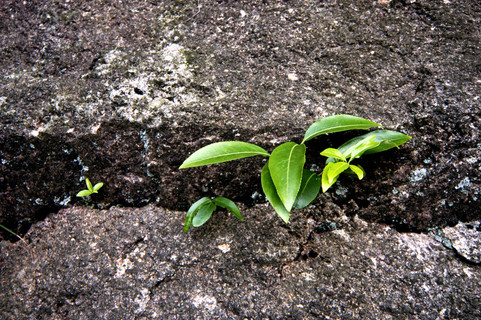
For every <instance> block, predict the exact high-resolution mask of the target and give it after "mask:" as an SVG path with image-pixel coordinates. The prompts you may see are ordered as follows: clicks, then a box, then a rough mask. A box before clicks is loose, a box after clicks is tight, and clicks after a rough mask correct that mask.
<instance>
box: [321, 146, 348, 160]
mask: <svg viewBox="0 0 481 320" xmlns="http://www.w3.org/2000/svg"><path fill="white" fill-rule="evenodd" d="M321 156H324V157H328V158H329V157H330V158H335V159H338V160H342V161H347V160H346V158H345V157H344V156H343V155H342V152H341V151H339V150H337V149H334V148H327V149H325V150H324V151H322V152H321Z"/></svg>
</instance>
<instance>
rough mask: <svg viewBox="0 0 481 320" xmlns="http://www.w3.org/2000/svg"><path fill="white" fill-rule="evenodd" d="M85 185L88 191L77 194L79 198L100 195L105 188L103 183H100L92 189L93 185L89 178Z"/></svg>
mask: <svg viewBox="0 0 481 320" xmlns="http://www.w3.org/2000/svg"><path fill="white" fill-rule="evenodd" d="M85 184H86V185H87V189H86V190H82V191H80V192H79V193H77V197H86V196H89V195H91V194H92V193H99V192H98V191H99V189H100V188H102V187H103V185H104V184H103V183H102V182H99V183H97V184H96V185H95V186H93V187H92V183H91V182H90V180H89V179H88V178H86V179H85Z"/></svg>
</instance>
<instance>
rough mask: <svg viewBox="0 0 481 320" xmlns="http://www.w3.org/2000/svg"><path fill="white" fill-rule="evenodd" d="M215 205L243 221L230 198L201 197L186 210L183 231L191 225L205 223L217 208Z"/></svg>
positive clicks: (195, 225) (187, 229)
mask: <svg viewBox="0 0 481 320" xmlns="http://www.w3.org/2000/svg"><path fill="white" fill-rule="evenodd" d="M217 206H219V207H222V208H224V209H227V210H229V211H230V212H232V213H233V214H234V216H236V217H237V218H238V219H239V220H241V221H244V218H242V215H241V213H240V210H239V208H238V207H237V206H236V204H235V203H234V202H233V201H232V200H230V199H227V198H224V197H217V198H214V199H209V198H207V197H203V198H202V199H200V200H198V201H196V202H195V203H194V204H193V205H192V206H191V207H190V209H189V211H188V212H187V216H186V217H185V222H184V232H185V233H187V231H189V229H190V227H191V226H194V227H200V226H201V225H203V224H204V223H206V222H207V220H209V219H210V217H211V216H212V213H213V212H214V211H215V210H216V209H217Z"/></svg>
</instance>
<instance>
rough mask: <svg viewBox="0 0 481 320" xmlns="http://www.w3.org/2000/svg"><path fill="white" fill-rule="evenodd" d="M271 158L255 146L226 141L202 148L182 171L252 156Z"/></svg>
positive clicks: (191, 157)
mask: <svg viewBox="0 0 481 320" xmlns="http://www.w3.org/2000/svg"><path fill="white" fill-rule="evenodd" d="M258 155H261V156H266V157H268V156H269V153H268V152H267V151H266V150H264V149H262V148H261V147H258V146H256V145H255V144H252V143H248V142H242V141H224V142H216V143H212V144H209V145H207V146H205V147H203V148H200V149H199V150H197V151H196V152H194V153H193V154H192V155H191V156H190V157H188V158H187V159H186V160H185V161H184V163H182V165H181V166H180V169H184V168H192V167H199V166H205V165H209V164H214V163H221V162H227V161H231V160H236V159H242V158H247V157H252V156H258Z"/></svg>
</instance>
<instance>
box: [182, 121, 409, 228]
mask: <svg viewBox="0 0 481 320" xmlns="http://www.w3.org/2000/svg"><path fill="white" fill-rule="evenodd" d="M380 126H381V125H379V124H377V123H375V122H372V121H370V120H367V119H364V118H361V117H355V116H351V115H345V114H341V115H334V116H330V117H326V118H323V119H321V120H318V121H316V122H314V123H313V124H312V125H311V126H310V127H309V128H308V129H307V131H306V133H305V135H304V138H303V140H302V142H301V143H300V144H297V143H295V142H286V143H283V144H281V145H280V146H278V147H276V148H275V149H274V150H273V151H272V153H271V154H269V152H267V151H266V150H264V149H263V148H261V147H259V146H256V145H254V144H251V143H247V142H241V141H225V142H216V143H212V144H209V145H207V146H205V147H203V148H201V149H199V150H197V151H196V152H194V153H193V154H192V155H191V156H190V157H188V158H187V159H186V160H185V161H184V162H183V163H182V165H181V166H180V169H184V168H191V167H199V166H204V165H210V164H215V163H221V162H226V161H231V160H237V159H242V158H247V157H252V156H258V155H260V156H264V157H268V158H269V161H268V162H267V163H266V164H265V165H264V167H263V168H262V173H261V184H262V189H263V191H264V194H265V196H266V198H267V200H268V201H269V203H270V204H271V205H272V207H273V208H274V210H275V211H276V212H277V214H278V215H279V216H280V217H281V218H282V220H283V221H284V222H286V223H288V222H289V217H290V213H291V210H292V209H302V208H304V207H306V206H307V205H309V204H310V203H311V202H312V201H313V200H314V199H315V198H316V197H317V195H318V194H319V191H320V189H321V186H322V191H323V192H326V191H327V190H328V189H329V188H330V187H331V186H332V185H333V184H334V183H335V182H336V181H337V179H338V177H339V175H340V174H341V173H343V172H346V173H353V174H355V175H356V176H357V177H358V178H359V179H362V178H364V176H365V172H364V169H362V168H361V167H360V166H359V165H354V164H351V161H353V160H355V159H358V158H359V157H361V156H362V155H364V154H369V153H376V152H381V151H385V150H389V149H391V148H398V147H399V146H400V145H402V144H403V143H405V142H407V141H408V140H409V139H411V137H410V136H408V135H405V134H403V133H400V132H397V131H392V130H376V131H372V132H369V133H367V134H365V135H362V136H358V137H355V138H353V139H351V140H349V141H347V142H346V143H344V144H343V145H341V146H340V147H339V148H337V149H335V148H327V149H325V150H324V151H322V152H321V155H323V156H326V157H328V159H327V161H326V166H325V167H324V170H323V172H322V175H321V176H319V175H318V174H317V173H316V172H313V171H310V170H306V169H304V164H305V162H306V145H305V143H306V142H307V141H309V140H311V139H313V138H316V137H318V136H320V135H323V134H327V133H335V132H342V131H348V130H369V129H371V128H374V127H380ZM216 199H218V198H216ZM223 199H225V198H223ZM229 201H230V200H229ZM231 202H232V201H231ZM214 203H215V204H217V203H216V202H215V199H214V200H210V199H209V198H202V199H200V200H199V201H197V202H195V203H194V204H193V205H192V206H191V207H190V209H189V211H188V212H187V218H186V220H185V224H184V231H185V232H187V231H188V230H189V228H190V226H191V225H193V226H194V227H197V226H200V225H202V224H204V223H205V222H206V221H207V220H208V219H209V218H210V217H211V215H212V212H214V210H215V204H214ZM218 205H219V206H222V205H220V204H218ZM236 208H237V207H236ZM227 209H229V208H227ZM229 210H230V211H232V212H234V211H233V210H231V209H229ZM234 214H235V213H234ZM236 216H238V217H239V218H240V219H241V220H242V217H241V216H240V212H239V215H237V214H236Z"/></svg>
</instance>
